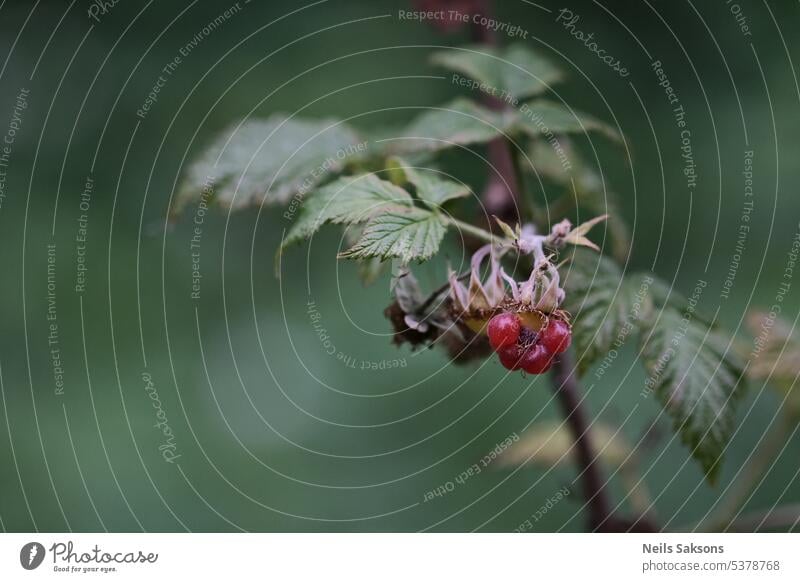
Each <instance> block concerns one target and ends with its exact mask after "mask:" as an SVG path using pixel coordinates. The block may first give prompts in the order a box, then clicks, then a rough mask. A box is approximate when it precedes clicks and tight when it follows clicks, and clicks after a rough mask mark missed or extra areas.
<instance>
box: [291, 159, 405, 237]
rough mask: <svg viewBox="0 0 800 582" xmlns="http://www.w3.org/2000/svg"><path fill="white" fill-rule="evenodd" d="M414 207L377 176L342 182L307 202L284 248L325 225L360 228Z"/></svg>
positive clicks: (392, 186)
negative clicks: (380, 216) (378, 216)
mask: <svg viewBox="0 0 800 582" xmlns="http://www.w3.org/2000/svg"><path fill="white" fill-rule="evenodd" d="M412 204H413V200H412V198H411V195H410V194H409V193H408V192H406V191H405V190H403V189H402V188H399V187H397V186H395V185H394V184H392V183H391V182H387V181H385V180H381V179H380V178H378V177H377V176H375V175H374V174H360V175H357V176H347V177H343V178H339V179H338V180H335V181H333V182H331V183H330V184H327V185H326V186H323V187H322V188H319V189H318V190H315V191H314V192H312V193H311V194H310V195H309V196H308V197H307V199H306V200H305V202H304V204H303V207H302V209H301V212H300V217H299V219H298V220H297V222H296V223H295V225H294V226H293V227H292V229H291V231H289V234H288V235H287V236H286V239H285V240H284V243H283V246H284V247H286V246H288V245H290V244H293V243H295V242H298V241H300V240H302V239H304V238H308V237H310V236H311V235H312V234H314V233H315V232H316V231H317V230H319V228H320V227H321V226H322V225H323V224H326V223H329V222H330V223H334V224H357V223H361V222H366V221H367V220H369V218H370V217H372V216H373V215H375V214H377V213H379V212H383V211H385V210H387V209H389V208H395V207H398V206H405V207H408V208H410V207H411V206H412Z"/></svg>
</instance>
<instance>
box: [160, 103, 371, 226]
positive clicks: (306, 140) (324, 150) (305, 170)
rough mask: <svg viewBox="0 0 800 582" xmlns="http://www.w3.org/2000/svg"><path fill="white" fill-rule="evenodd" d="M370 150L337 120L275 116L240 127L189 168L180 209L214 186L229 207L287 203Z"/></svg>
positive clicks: (224, 135) (229, 131) (177, 207)
mask: <svg viewBox="0 0 800 582" xmlns="http://www.w3.org/2000/svg"><path fill="white" fill-rule="evenodd" d="M365 149H366V145H365V144H364V143H363V142H362V141H361V138H360V137H359V136H358V134H356V132H355V131H353V130H352V129H351V128H349V127H348V126H347V125H345V124H343V123H341V122H339V121H337V120H334V119H323V120H303V119H294V118H290V117H287V116H285V115H282V114H276V115H273V116H272V117H270V118H269V119H266V120H263V119H254V120H247V121H244V122H241V123H236V124H234V125H232V126H230V127H229V128H228V129H226V130H225V131H223V132H222V134H221V135H220V136H219V137H218V138H217V140H216V141H214V142H213V143H212V144H211V146H210V147H209V148H208V149H206V150H205V152H204V153H203V154H202V155H201V156H200V157H199V158H198V159H197V160H196V161H195V162H194V163H192V164H191V165H190V166H189V169H188V171H187V172H186V176H185V178H184V181H183V183H182V185H181V187H180V189H179V191H178V195H177V199H176V204H175V211H176V212H179V211H180V210H181V209H182V208H184V207H185V206H186V204H188V203H190V202H191V201H192V200H195V199H199V198H200V197H201V195H202V194H203V191H204V187H206V185H207V184H209V183H213V191H214V197H215V200H216V201H217V202H218V203H219V204H221V205H223V206H226V207H232V208H242V207H245V206H250V205H257V204H262V203H266V204H279V203H285V202H287V201H288V200H289V199H290V198H292V196H294V195H296V194H298V193H300V194H301V195H303V194H306V193H307V192H308V191H310V190H311V189H312V188H313V187H314V186H316V185H317V184H319V183H320V182H321V181H322V180H324V179H325V178H326V177H327V176H329V175H330V174H332V173H336V172H339V171H341V170H342V168H343V167H344V165H345V163H346V162H347V160H352V159H355V158H357V157H359V156H361V155H363V153H364V151H365Z"/></svg>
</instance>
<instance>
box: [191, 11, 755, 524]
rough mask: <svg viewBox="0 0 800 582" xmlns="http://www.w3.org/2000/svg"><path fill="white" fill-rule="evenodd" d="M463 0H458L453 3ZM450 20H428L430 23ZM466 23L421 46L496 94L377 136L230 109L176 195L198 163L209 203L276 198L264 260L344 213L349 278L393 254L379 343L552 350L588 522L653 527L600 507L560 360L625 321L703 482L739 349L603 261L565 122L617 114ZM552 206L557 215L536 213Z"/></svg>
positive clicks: (592, 122) (585, 123) (536, 369)
mask: <svg viewBox="0 0 800 582" xmlns="http://www.w3.org/2000/svg"><path fill="white" fill-rule="evenodd" d="M424 4H431V2H425V3H424ZM433 4H447V2H441V1H440V2H438V3H437V2H433ZM472 4H473V2H460V3H458V6H459V9H464V10H469V9H471V8H470V7H471V5H472ZM480 4H481V5H482V9H483V10H484V13H485V12H486V11H488V9H489V6H488V5H487V3H480ZM473 8H474V7H473ZM458 27H459V25H458V23H457V22H450V21H448V22H447V23H444V24H440V28H442V29H443V30H444V31H450V30H452V29H455V28H458ZM473 38H474V40H475V41H479V42H480V43H482V44H471V45H469V46H466V47H460V48H459V47H454V48H452V49H447V50H439V51H435V52H433V54H432V55H431V61H432V63H433V64H434V65H436V66H439V67H443V68H444V69H448V70H450V71H452V72H456V73H458V74H459V75H464V76H465V77H469V78H471V79H472V80H473V81H474V82H475V83H476V84H480V85H481V86H484V87H491V88H492V89H493V94H494V95H497V94H502V95H504V96H508V98H507V99H498V98H496V97H492V96H488V95H486V94H485V93H481V92H480V91H472V92H471V93H469V94H467V95H465V96H464V97H460V98H458V99H456V100H454V101H452V102H450V103H446V104H444V105H439V106H435V107H430V108H429V109H427V110H425V111H424V112H422V113H421V114H419V115H418V116H417V117H416V118H415V119H414V120H412V121H411V122H410V124H409V125H408V126H406V127H405V128H403V129H400V130H396V131H395V132H394V133H392V134H391V135H389V136H388V137H389V139H382V140H375V139H371V138H370V137H369V135H364V134H363V133H362V131H360V130H358V129H356V128H354V127H351V126H350V125H348V124H347V123H344V122H342V121H338V120H334V119H319V120H312V119H304V118H302V117H300V116H297V115H277V114H276V115H273V116H272V117H270V118H269V119H266V120H252V119H246V120H243V121H241V122H238V123H236V124H234V125H233V126H232V127H231V128H230V129H228V130H227V131H225V132H224V134H223V135H222V136H220V138H219V139H218V140H217V141H216V142H215V143H213V144H212V145H211V146H210V147H209V148H208V150H207V151H206V152H205V154H204V155H202V156H200V157H199V158H198V159H197V160H196V161H195V162H194V163H193V164H192V165H191V167H190V168H189V169H188V172H187V174H186V178H185V180H184V182H183V184H182V186H181V188H180V190H179V192H178V196H177V198H176V200H177V203H176V207H175V210H176V212H179V211H180V210H181V209H183V208H184V207H185V206H186V205H188V204H192V203H196V202H197V201H198V200H199V198H200V196H201V193H202V192H203V190H204V185H206V184H207V182H208V181H209V179H210V178H213V180H212V181H213V191H214V200H215V202H216V204H218V205H220V206H223V207H228V208H231V209H237V210H238V209H244V208H247V207H255V206H262V205H263V206H275V207H281V206H283V207H284V210H282V211H280V212H283V213H284V216H285V217H287V218H291V219H292V220H293V224H292V227H291V229H290V230H289V232H288V234H287V236H286V237H285V240H284V241H283V244H282V246H281V248H280V249H278V259H279V260H280V258H281V257H283V256H285V255H286V254H287V253H291V252H293V251H292V250H291V249H290V247H292V246H293V245H295V244H298V243H301V242H302V241H303V240H305V239H308V238H309V237H311V236H313V235H314V234H315V233H316V232H317V231H318V230H319V229H321V228H323V227H325V226H326V225H334V226H340V227H344V228H346V229H347V239H348V240H350V241H351V244H350V245H349V247H348V248H346V249H344V250H342V251H341V252H339V253H338V258H339V259H341V260H347V261H357V262H358V263H359V264H360V266H361V273H362V275H363V277H364V280H365V282H367V283H369V282H372V281H374V280H375V279H376V278H377V277H378V276H379V274H380V273H381V270H382V269H384V268H385V267H386V266H387V265H388V264H389V263H391V262H392V261H394V262H396V263H398V264H399V265H400V268H399V269H396V270H395V272H394V275H393V281H392V289H393V293H394V298H395V301H394V302H393V303H392V304H391V305H390V306H389V307H388V308H386V310H385V313H386V316H387V318H388V319H389V321H390V323H391V325H392V327H393V329H394V338H395V343H397V344H398V345H401V344H405V343H408V344H410V346H411V347H412V348H416V347H418V346H423V345H424V346H428V345H432V346H442V348H443V349H446V350H447V351H448V353H449V354H450V355H451V357H452V358H453V359H454V361H456V362H459V363H463V362H468V361H471V360H474V359H476V358H486V357H489V356H490V355H491V353H492V351H495V352H496V353H497V357H498V359H499V361H500V363H501V364H502V366H504V367H505V368H506V369H508V370H509V371H513V372H514V373H527V374H543V373H546V372H548V371H549V370H551V368H552V371H553V386H554V389H555V391H556V393H557V395H558V397H559V401H560V402H561V405H562V410H563V414H564V417H565V422H566V424H567V426H568V427H569V429H570V431H571V435H572V439H573V441H574V446H575V448H576V451H577V454H576V455H575V458H576V459H577V461H578V464H579V467H578V468H579V470H580V471H581V475H582V481H583V494H584V496H585V498H586V506H587V510H588V513H589V516H588V518H589V527H590V528H591V529H594V530H604V531H627V530H637V529H638V530H651V529H655V528H657V526H656V525H655V524H653V523H652V521H651V520H650V518H649V517H648V516H647V515H644V514H642V515H635V516H633V518H622V517H619V516H618V515H616V514H614V512H613V511H612V510H611V507H612V503H611V501H610V499H609V497H610V495H609V493H608V488H607V487H605V479H604V478H603V477H602V475H601V473H600V467H599V466H598V463H597V454H598V453H597V449H596V444H595V443H594V442H593V441H592V431H591V430H590V428H589V423H588V422H587V416H586V413H585V411H584V410H583V406H582V405H581V401H582V397H581V395H580V392H579V386H578V383H577V377H578V376H579V375H581V374H583V373H585V372H586V371H587V370H588V369H589V368H590V367H591V366H592V365H593V364H594V363H596V362H597V361H598V360H600V359H602V358H603V357H604V356H605V355H606V354H607V353H608V352H609V351H610V350H611V349H612V345H613V343H614V341H615V339H616V338H617V337H618V335H619V334H620V331H621V330H622V329H623V327H624V326H628V328H629V329H627V330H626V336H629V337H634V336H636V337H638V342H639V350H640V353H641V355H642V362H643V364H644V367H645V369H646V372H647V374H648V385H649V386H650V387H651V388H652V391H653V393H654V394H655V395H656V396H657V397H658V398H659V399H660V401H661V403H662V404H663V406H664V408H665V411H666V413H667V414H668V415H669V416H670V417H671V418H672V420H673V426H674V430H675V431H677V432H678V433H679V434H680V436H681V438H682V440H683V442H684V443H685V445H686V447H687V448H688V453H689V454H690V455H691V456H693V457H694V458H695V459H696V460H697V462H698V463H699V464H700V466H701V467H702V470H703V471H704V472H705V474H706V476H707V479H708V481H709V483H712V484H713V483H714V481H715V479H716V477H717V475H718V473H719V469H720V465H721V463H722V456H723V452H724V450H725V448H726V445H727V443H728V440H729V438H730V436H731V433H732V430H733V427H734V419H735V408H736V404H737V402H738V401H739V399H740V397H741V394H742V391H743V387H744V382H743V381H742V376H743V365H742V360H741V358H740V357H739V356H738V355H737V354H736V352H735V351H734V350H732V349H729V346H730V344H731V340H730V338H729V337H728V336H727V335H726V334H725V333H724V332H723V331H721V330H720V329H718V327H717V326H716V325H713V324H711V323H710V322H708V321H707V320H705V319H703V318H702V317H701V316H699V315H697V314H694V312H693V307H692V306H691V305H690V302H689V301H688V300H687V299H686V298H684V297H682V296H680V295H679V294H678V293H676V292H675V291H673V290H672V289H671V288H670V286H668V285H667V284H666V283H664V282H662V281H660V280H658V279H654V278H652V277H651V276H650V275H649V274H628V273H625V272H624V270H623V268H622V267H621V266H620V262H621V259H623V258H624V257H626V256H627V255H628V250H629V249H628V245H629V241H628V234H627V228H626V226H625V224H624V221H623V220H622V218H621V215H620V213H619V211H618V210H617V209H616V207H615V205H614V200H613V197H611V196H610V195H609V194H608V193H607V192H606V191H605V187H604V184H603V181H602V180H601V179H600V178H599V176H598V174H597V172H596V171H595V170H594V169H593V168H592V167H591V165H590V164H588V163H586V162H584V161H583V160H582V158H581V156H580V149H579V148H578V147H576V146H575V145H574V144H573V142H572V141H571V140H570V136H571V135H572V134H576V135H579V136H580V135H584V134H586V133H587V132H593V133H595V134H598V135H599V136H601V137H602V138H603V139H609V140H612V141H619V140H620V136H619V134H618V132H617V131H616V130H615V129H614V128H613V127H611V126H610V125H608V124H606V123H604V122H602V121H600V120H598V119H595V118H594V117H591V116H590V115H587V114H583V113H580V112H577V111H575V110H573V109H572V108H571V107H569V106H568V105H566V104H564V103H559V102H556V101H553V100H551V99H548V98H547V97H546V95H547V93H548V90H549V88H550V87H551V86H552V85H553V84H555V83H558V82H562V81H563V80H564V79H565V78H566V76H565V75H564V74H563V72H562V71H561V70H560V68H559V67H558V66H557V64H556V63H555V62H553V61H552V60H551V59H550V58H548V57H546V56H544V55H542V54H540V53H538V52H536V51H534V50H533V49H531V48H530V47H529V46H528V44H527V43H512V44H511V45H510V46H503V47H501V46H498V45H497V43H496V42H495V40H494V39H493V38H492V37H491V36H490V35H488V34H487V33H486V32H485V31H481V30H473ZM375 133H376V134H377V133H378V132H377V131H376V132H375ZM382 135H383V136H384V138H386V136H387V134H386V132H385V131H384V132H383V134H382ZM365 142H366V143H368V144H369V147H363V144H364V143H365ZM556 144H557V146H558V147H555V146H556ZM460 148H476V149H479V150H481V151H485V152H486V157H487V159H488V164H487V173H488V177H487V180H486V184H485V187H484V188H483V192H482V195H481V197H480V199H481V201H482V204H483V207H484V209H485V211H486V212H485V214H484V215H483V216H486V215H493V218H492V219H491V220H486V219H485V218H483V217H480V218H477V217H476V216H475V214H474V213H471V211H470V206H469V205H468V204H466V202H467V200H468V199H469V198H470V197H471V195H472V191H473V190H472V188H471V187H470V186H468V185H467V184H465V183H464V182H460V181H456V180H455V179H454V178H453V177H451V175H450V174H448V173H446V172H445V171H444V170H443V169H442V167H443V166H442V165H441V157H442V155H443V154H444V153H446V152H447V151H450V150H457V149H460ZM341 152H345V153H346V155H341ZM565 156H567V157H568V161H569V163H568V164H565V163H563V162H564V159H565ZM489 169H491V170H492V171H489ZM542 177H543V178H545V179H547V180H548V181H549V183H550V184H553V185H554V186H555V187H556V188H557V189H558V190H559V191H560V196H553V194H552V193H549V195H548V204H549V205H550V206H549V208H548V211H545V209H544V208H543V207H542V205H541V201H539V200H536V195H535V190H534V188H532V187H531V186H530V183H531V182H532V178H536V179H537V180H538V179H540V178H542ZM576 205H577V206H578V208H577V210H580V212H581V214H584V215H585V214H586V213H590V214H594V215H595V218H592V219H590V220H588V221H586V222H584V223H583V224H581V225H579V226H574V225H573V223H572V222H571V221H570V220H569V219H568V218H566V216H567V215H574V213H575V210H576V208H575V207H576ZM556 213H557V215H559V214H560V215H561V216H558V218H561V221H560V222H556V223H555V224H549V223H548V217H551V216H553V215H554V214H556ZM593 229H594V230H595V231H599V230H600V229H604V230H605V232H604V233H602V236H599V235H600V234H601V233H599V232H595V233H591V231H592V230H593ZM590 234H592V236H593V237H594V238H595V239H596V240H602V241H603V248H600V247H599V246H597V245H596V244H595V243H594V242H592V240H591V239H590V238H589V236H590ZM448 236H451V237H453V239H454V240H458V241H461V242H462V244H463V245H464V250H465V252H466V253H467V254H470V255H471V256H472V259H471V268H470V269H469V271H468V272H466V273H458V272H455V271H450V272H449V273H442V286H441V287H439V288H438V289H436V290H434V291H432V292H431V293H425V292H423V290H422V289H421V287H420V285H419V283H418V281H417V279H416V278H415V276H414V274H413V268H414V265H415V264H418V263H420V262H424V261H428V260H429V259H431V258H432V257H434V256H435V255H437V254H438V253H439V252H440V250H441V249H442V244H443V241H444V240H445V237H448ZM604 251H605V252H604ZM484 265H486V267H484ZM645 280H646V282H647V283H646V287H647V292H646V293H645V294H644V296H642V294H641V289H642V288H643V281H645ZM377 307H378V306H376V308H377ZM630 313H634V314H635V317H634V318H633V319H632V320H631V318H629V317H628V314H630ZM631 321H632V323H631ZM570 346H572V347H570Z"/></svg>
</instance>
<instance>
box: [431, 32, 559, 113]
mask: <svg viewBox="0 0 800 582" xmlns="http://www.w3.org/2000/svg"><path fill="white" fill-rule="evenodd" d="M431 61H432V62H433V63H434V64H436V65H439V66H441V67H444V68H447V69H450V70H453V71H457V72H459V73H463V74H464V75H467V76H468V77H470V78H472V79H474V80H475V81H478V82H479V83H483V84H484V87H480V90H481V91H483V92H486V93H490V94H492V95H493V96H494V97H497V98H498V99H502V100H508V97H509V96H510V97H512V98H515V99H523V98H526V97H531V96H533V95H538V94H540V93H543V92H545V91H547V90H548V89H549V88H550V86H551V85H553V84H554V83H557V82H558V81H560V80H561V79H562V74H561V71H560V70H559V69H558V68H557V67H556V66H555V65H554V64H553V63H552V62H551V61H550V60H549V59H548V58H547V57H545V56H543V55H541V54H539V53H537V52H536V51H534V50H532V49H530V48H528V47H527V46H526V45H524V44H522V43H516V44H513V45H511V46H509V47H507V48H494V47H490V46H486V45H472V46H467V47H463V48H452V49H448V50H446V51H439V52H435V53H433V56H432V57H431ZM504 92H505V94H504Z"/></svg>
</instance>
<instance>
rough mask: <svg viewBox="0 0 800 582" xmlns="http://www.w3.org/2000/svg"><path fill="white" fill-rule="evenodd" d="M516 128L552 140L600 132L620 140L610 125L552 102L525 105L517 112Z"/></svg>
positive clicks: (540, 101)
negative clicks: (567, 135) (563, 136)
mask: <svg viewBox="0 0 800 582" xmlns="http://www.w3.org/2000/svg"><path fill="white" fill-rule="evenodd" d="M514 127H515V128H517V129H519V130H520V131H523V132H525V133H527V134H528V135H530V136H532V137H542V136H543V137H545V138H546V139H550V138H551V137H552V134H556V135H557V134H560V133H579V134H580V133H585V132H589V131H598V132H600V133H602V134H604V135H606V136H607V137H609V138H611V139H614V140H619V139H620V136H619V133H617V131H616V130H615V129H613V128H612V127H611V126H610V125H608V124H606V123H603V122H602V121H600V120H598V119H595V118H594V117H592V116H590V115H588V114H586V113H581V112H578V111H575V110H570V109H568V108H567V107H565V106H564V105H560V104H558V103H553V102H551V101H542V100H538V101H532V102H530V103H523V104H522V106H520V108H519V110H517V111H516V121H515V123H514Z"/></svg>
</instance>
